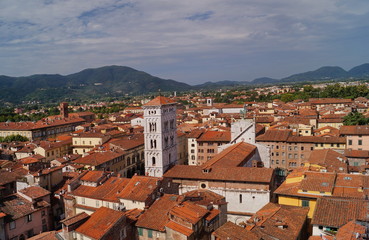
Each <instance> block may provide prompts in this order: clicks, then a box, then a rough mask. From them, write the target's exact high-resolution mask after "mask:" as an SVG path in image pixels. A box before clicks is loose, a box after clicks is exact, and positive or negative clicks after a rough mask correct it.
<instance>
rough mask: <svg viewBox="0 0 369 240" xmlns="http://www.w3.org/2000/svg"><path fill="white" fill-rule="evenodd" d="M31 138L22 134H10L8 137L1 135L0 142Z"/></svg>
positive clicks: (22, 140) (25, 140) (24, 140)
mask: <svg viewBox="0 0 369 240" xmlns="http://www.w3.org/2000/svg"><path fill="white" fill-rule="evenodd" d="M27 141H29V139H28V138H27V137H24V136H21V135H19V134H18V135H9V136H6V137H0V142H27Z"/></svg>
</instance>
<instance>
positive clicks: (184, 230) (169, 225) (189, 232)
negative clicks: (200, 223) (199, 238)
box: [165, 221, 194, 237]
mask: <svg viewBox="0 0 369 240" xmlns="http://www.w3.org/2000/svg"><path fill="white" fill-rule="evenodd" d="M165 227H167V228H170V229H172V230H174V231H176V232H179V233H182V234H183V235H185V236H187V237H189V236H191V235H192V234H193V232H194V231H193V230H192V229H190V228H187V227H185V226H182V225H180V224H178V223H176V222H173V221H169V222H168V223H167V224H166V225H165Z"/></svg>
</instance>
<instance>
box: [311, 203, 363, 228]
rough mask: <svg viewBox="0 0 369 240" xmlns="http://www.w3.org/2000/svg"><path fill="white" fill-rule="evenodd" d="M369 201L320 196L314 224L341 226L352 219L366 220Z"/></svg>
mask: <svg viewBox="0 0 369 240" xmlns="http://www.w3.org/2000/svg"><path fill="white" fill-rule="evenodd" d="M368 205H369V201H368V200H363V199H347V198H331V197H322V198H319V199H318V201H317V203H316V206H315V211H314V216H313V220H312V222H311V223H312V224H314V225H321V226H328V227H335V228H340V227H341V226H343V225H344V224H346V223H348V222H349V221H351V220H352V219H357V220H362V221H365V220H366V219H367V214H368V213H369V209H368Z"/></svg>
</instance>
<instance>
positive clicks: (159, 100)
mask: <svg viewBox="0 0 369 240" xmlns="http://www.w3.org/2000/svg"><path fill="white" fill-rule="evenodd" d="M171 103H175V101H174V100H172V99H170V98H167V97H163V96H157V97H156V98H154V99H153V100H151V101H150V102H148V103H146V104H145V105H144V106H160V105H166V104H171Z"/></svg>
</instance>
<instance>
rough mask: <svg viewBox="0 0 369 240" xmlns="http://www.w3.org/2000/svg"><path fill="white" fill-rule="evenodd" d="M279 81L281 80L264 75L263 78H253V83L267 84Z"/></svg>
mask: <svg viewBox="0 0 369 240" xmlns="http://www.w3.org/2000/svg"><path fill="white" fill-rule="evenodd" d="M278 81H279V80H278V79H274V78H268V77H262V78H256V79H254V80H252V81H251V83H252V84H265V83H274V82H278Z"/></svg>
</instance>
